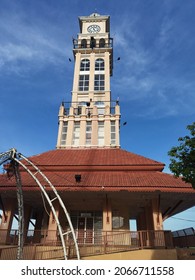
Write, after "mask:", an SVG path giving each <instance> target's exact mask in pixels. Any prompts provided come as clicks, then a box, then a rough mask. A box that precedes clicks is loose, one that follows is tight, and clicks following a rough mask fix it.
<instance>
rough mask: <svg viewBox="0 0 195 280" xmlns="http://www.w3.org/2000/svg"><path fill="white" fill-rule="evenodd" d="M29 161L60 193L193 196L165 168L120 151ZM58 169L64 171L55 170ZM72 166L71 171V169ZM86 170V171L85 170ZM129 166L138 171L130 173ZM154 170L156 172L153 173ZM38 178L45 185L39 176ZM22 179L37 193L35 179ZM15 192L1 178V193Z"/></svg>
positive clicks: (60, 153)
mask: <svg viewBox="0 0 195 280" xmlns="http://www.w3.org/2000/svg"><path fill="white" fill-rule="evenodd" d="M30 160H31V161H33V162H34V163H35V164H36V165H38V166H39V168H40V170H41V171H42V172H43V173H44V174H45V175H46V176H47V177H48V179H49V180H50V181H51V182H52V184H53V185H54V186H55V187H56V188H57V189H58V190H64V191H77V190H79V191H85V190H88V191H89V190H90V191H99V190H101V189H102V190H103V189H104V190H105V189H106V190H107V191H120V190H127V191H130V192H131V191H155V190H161V191H165V192H190V193H194V190H193V189H192V186H191V185H190V184H186V183H185V182H184V181H183V180H182V179H180V178H179V179H178V178H175V177H174V176H172V175H170V174H166V173H163V172H161V171H162V168H163V166H164V165H163V164H162V163H160V162H157V161H154V160H151V159H148V158H145V157H143V156H139V155H136V154H133V153H130V152H127V151H125V150H121V149H75V150H74V149H70V150H54V151H49V152H45V153H42V154H40V155H36V156H32V157H30ZM48 166H49V167H50V168H48ZM56 166H58V167H59V166H60V167H61V168H56ZM70 166H71V167H72V169H70V168H69V167H70ZM83 166H85V169H83V168H82V167H83ZM91 166H93V167H94V168H91ZM99 166H101V169H99ZM126 166H130V167H132V166H134V167H135V166H137V167H138V168H137V169H134V168H132V169H131V168H130V169H127V168H126ZM151 166H154V167H155V169H151ZM51 167H52V168H53V169H51ZM143 167H145V169H144V168H143ZM23 171H24V170H23ZM76 174H80V175H81V182H80V183H76V181H75V175H76ZM36 176H38V179H40V181H41V182H42V183H43V184H44V185H46V184H45V182H44V181H43V180H42V179H41V177H40V175H36ZM21 178H22V185H23V188H24V190H37V189H38V187H37V184H36V183H35V181H34V180H33V178H32V177H31V176H30V175H29V174H28V173H27V172H26V171H25V172H21ZM14 188H15V179H14V178H13V177H12V178H11V179H8V178H7V176H6V175H0V191H1V190H4V191H5V190H9V189H10V190H11V189H14Z"/></svg>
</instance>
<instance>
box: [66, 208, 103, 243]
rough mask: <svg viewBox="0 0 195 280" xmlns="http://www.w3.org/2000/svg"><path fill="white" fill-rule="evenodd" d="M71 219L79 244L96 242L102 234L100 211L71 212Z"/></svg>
mask: <svg viewBox="0 0 195 280" xmlns="http://www.w3.org/2000/svg"><path fill="white" fill-rule="evenodd" d="M71 220H72V223H73V227H74V229H75V233H76V238H77V242H78V243H80V244H98V243H99V242H100V241H101V234H102V226H103V221H102V213H101V212H76V211H75V212H72V213H71Z"/></svg>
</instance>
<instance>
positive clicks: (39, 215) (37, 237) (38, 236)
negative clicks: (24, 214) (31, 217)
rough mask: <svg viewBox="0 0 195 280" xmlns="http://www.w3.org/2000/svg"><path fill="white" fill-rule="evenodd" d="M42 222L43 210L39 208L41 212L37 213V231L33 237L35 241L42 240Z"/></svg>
mask: <svg viewBox="0 0 195 280" xmlns="http://www.w3.org/2000/svg"><path fill="white" fill-rule="evenodd" d="M42 222H43V212H42V211H41V210H39V212H37V213H36V222H35V233H34V238H33V241H34V243H39V242H40V241H41V226H42Z"/></svg>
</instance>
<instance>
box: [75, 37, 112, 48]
mask: <svg viewBox="0 0 195 280" xmlns="http://www.w3.org/2000/svg"><path fill="white" fill-rule="evenodd" d="M96 48H97V49H101V48H102V49H106V48H107V49H110V48H113V38H108V39H107V38H106V39H104V38H98V39H95V38H94V37H91V38H90V39H73V49H74V50H78V49H82V50H87V49H90V50H91V49H96Z"/></svg>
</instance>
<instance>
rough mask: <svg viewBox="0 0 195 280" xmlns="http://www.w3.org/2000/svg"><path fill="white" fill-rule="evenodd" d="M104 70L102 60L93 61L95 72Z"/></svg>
mask: <svg viewBox="0 0 195 280" xmlns="http://www.w3.org/2000/svg"><path fill="white" fill-rule="evenodd" d="M103 70H104V60H103V59H102V58H98V59H96V61H95V71H103Z"/></svg>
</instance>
